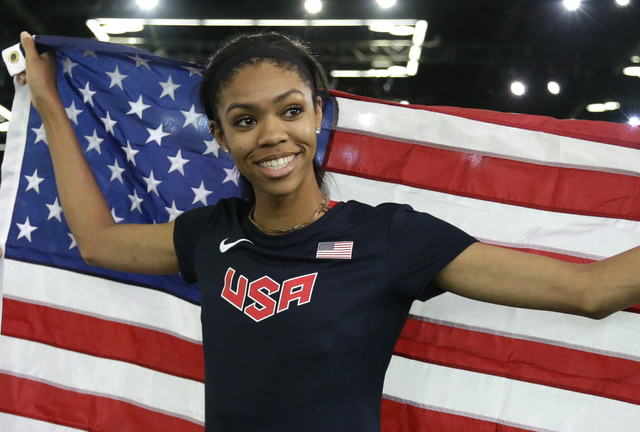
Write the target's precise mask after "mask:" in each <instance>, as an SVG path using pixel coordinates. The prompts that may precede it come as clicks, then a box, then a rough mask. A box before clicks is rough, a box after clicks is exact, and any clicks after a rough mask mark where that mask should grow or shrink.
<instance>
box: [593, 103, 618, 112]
mask: <svg viewBox="0 0 640 432" xmlns="http://www.w3.org/2000/svg"><path fill="white" fill-rule="evenodd" d="M617 109H620V103H619V102H613V101H610V102H605V103H594V104H589V105H587V111H589V112H596V113H597V112H605V111H615V110H617Z"/></svg>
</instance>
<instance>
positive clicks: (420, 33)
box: [411, 20, 427, 45]
mask: <svg viewBox="0 0 640 432" xmlns="http://www.w3.org/2000/svg"><path fill="white" fill-rule="evenodd" d="M426 35H427V22H426V21H424V20H420V21H418V22H417V23H416V26H415V30H414V31H413V39H412V40H411V42H412V43H413V44H414V45H422V44H423V43H424V38H425V36H426Z"/></svg>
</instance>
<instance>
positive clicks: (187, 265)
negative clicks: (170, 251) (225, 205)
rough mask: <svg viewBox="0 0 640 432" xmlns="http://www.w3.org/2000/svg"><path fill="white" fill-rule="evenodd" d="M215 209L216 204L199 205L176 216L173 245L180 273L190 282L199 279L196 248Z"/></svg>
mask: <svg viewBox="0 0 640 432" xmlns="http://www.w3.org/2000/svg"><path fill="white" fill-rule="evenodd" d="M214 211H215V206H207V207H199V208H197V209H194V210H190V211H188V212H185V213H182V214H181V215H180V216H178V217H177V218H176V221H175V227H174V230H173V245H174V247H175V249H176V255H177V256H178V264H179V265H180V275H181V276H182V278H183V279H184V280H185V282H187V283H189V284H192V283H196V282H197V281H198V276H197V273H196V269H195V255H196V249H197V247H198V243H199V241H200V239H201V238H202V233H203V232H204V230H205V228H206V226H207V224H208V223H209V221H210V220H211V217H212V215H213V212H214Z"/></svg>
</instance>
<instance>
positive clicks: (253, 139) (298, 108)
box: [212, 61, 322, 200]
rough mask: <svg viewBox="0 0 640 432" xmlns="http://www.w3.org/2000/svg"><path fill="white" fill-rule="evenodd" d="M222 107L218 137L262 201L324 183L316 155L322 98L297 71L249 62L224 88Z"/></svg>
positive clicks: (216, 132)
mask: <svg viewBox="0 0 640 432" xmlns="http://www.w3.org/2000/svg"><path fill="white" fill-rule="evenodd" d="M217 109H218V116H219V118H220V124H219V125H217V124H215V123H213V122H212V127H213V130H214V135H215V138H216V140H217V141H218V143H219V144H220V146H222V147H228V149H229V150H230V152H231V155H232V156H233V159H234V161H235V163H236V166H237V167H238V169H239V170H240V173H241V174H242V175H244V176H245V177H246V178H247V180H249V181H250V182H251V184H252V185H253V189H254V191H255V193H256V200H258V199H260V198H261V197H265V194H266V195H270V196H286V195H291V194H294V193H298V194H305V193H307V192H309V193H310V192H311V191H312V189H310V188H314V187H315V188H316V189H317V188H318V185H317V182H316V180H315V174H314V172H313V158H314V157H315V154H316V128H318V127H320V125H321V122H322V109H321V100H320V98H317V100H314V98H313V96H312V92H311V89H310V88H309V86H308V84H306V83H305V82H304V81H303V80H302V79H301V78H300V76H299V75H298V74H297V73H296V72H294V71H290V70H286V69H283V68H281V67H278V66H276V65H274V64H273V63H270V62H268V61H264V62H261V63H258V64H257V65H255V66H254V65H249V66H245V67H244V68H243V69H241V70H240V71H239V72H238V73H237V74H236V75H235V76H234V77H233V79H232V80H231V81H230V82H228V83H227V85H226V87H225V88H224V89H223V91H222V94H221V95H220V104H219V106H218V107H217ZM302 196H304V195H302Z"/></svg>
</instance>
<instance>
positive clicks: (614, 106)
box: [604, 102, 620, 111]
mask: <svg viewBox="0 0 640 432" xmlns="http://www.w3.org/2000/svg"><path fill="white" fill-rule="evenodd" d="M604 109H606V110H607V111H614V110H617V109H620V103H619V102H605V103H604Z"/></svg>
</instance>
